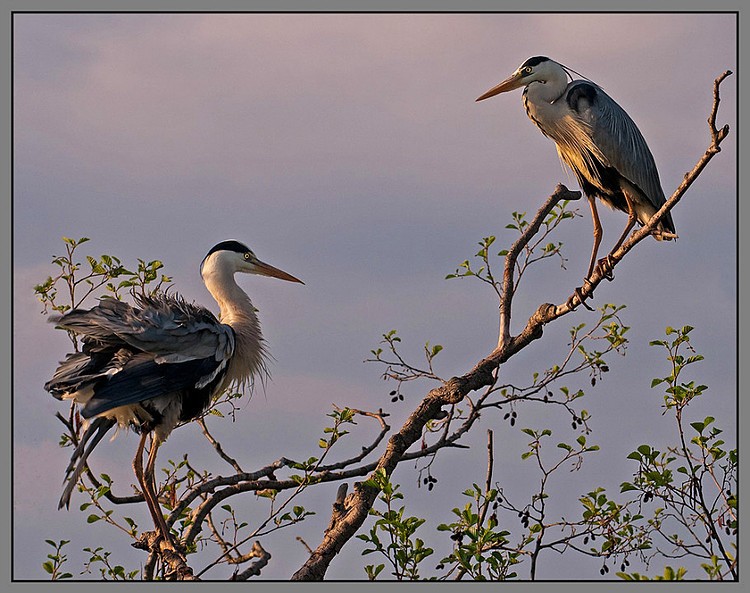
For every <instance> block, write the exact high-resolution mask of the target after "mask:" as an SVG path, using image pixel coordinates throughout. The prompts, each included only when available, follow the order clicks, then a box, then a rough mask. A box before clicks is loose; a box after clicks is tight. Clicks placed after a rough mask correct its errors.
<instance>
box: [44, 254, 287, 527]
mask: <svg viewBox="0 0 750 593" xmlns="http://www.w3.org/2000/svg"><path fill="white" fill-rule="evenodd" d="M200 272H201V276H202V278H203V281H204V283H205V285H206V288H207V289H208V291H209V292H210V293H211V295H212V296H213V297H214V299H215V300H216V302H217V303H218V305H219V311H220V314H219V317H218V319H217V318H216V317H215V316H214V314H213V313H211V311H209V310H208V309H206V308H204V307H202V306H199V305H196V304H193V303H189V302H187V301H186V300H185V299H184V298H182V297H180V296H179V295H173V294H168V293H163V292H160V293H155V294H152V295H139V296H136V297H135V300H136V305H135V306H132V305H130V304H128V303H126V302H123V301H120V300H118V299H115V298H103V299H101V300H100V302H99V304H98V305H97V306H95V307H93V308H92V309H90V310H73V311H70V312H68V313H66V314H65V315H63V316H61V317H56V318H53V319H52V321H54V322H55V323H56V325H57V327H59V328H61V329H65V330H67V331H69V332H73V333H74V334H76V335H78V336H80V337H81V344H82V348H81V351H80V352H73V353H70V354H68V355H67V357H66V359H65V360H64V361H63V362H61V363H60V365H59V367H58V368H57V370H56V371H55V374H54V376H53V377H52V379H51V380H50V381H48V382H47V383H46V384H45V385H44V388H45V389H46V390H47V391H49V392H50V393H51V394H52V395H53V396H54V397H56V398H57V399H60V400H73V401H74V402H75V403H76V404H78V406H79V409H80V413H81V416H82V417H83V418H84V422H85V429H84V433H83V435H82V437H81V439H80V441H79V443H78V444H77V446H76V448H75V450H74V451H73V454H72V457H71V460H70V464H69V465H68V468H67V470H66V473H65V482H66V484H65V488H64V490H63V494H62V497H61V498H60V503H59V506H58V508H62V507H63V506H65V507H69V505H70V497H71V493H72V491H73V488H74V487H75V485H76V483H77V482H78V479H79V478H80V476H81V473H82V472H83V470H84V468H85V466H86V460H87V458H88V456H89V455H90V454H91V452H92V451H93V449H94V448H95V447H96V445H97V444H98V443H99V441H101V440H102V438H103V437H104V435H105V434H106V433H107V432H108V431H109V430H110V429H111V428H113V427H114V426H116V425H117V426H119V427H120V428H133V429H134V430H135V431H136V432H138V433H140V435H141V437H140V441H139V445H138V449H137V453H136V456H135V460H134V462H133V469H134V471H135V474H136V477H137V478H138V482H139V484H140V486H141V488H142V490H143V496H144V499H145V500H146V504H147V506H148V508H149V512H150V513H151V516H152V518H153V520H154V524H155V525H156V526H157V527H158V528H159V530H160V531H161V534H162V536H163V537H164V538H165V539H168V538H169V531H168V528H167V526H166V522H165V521H164V517H163V515H162V514H161V511H160V509H159V503H158V500H157V497H156V494H155V492H154V489H153V471H154V464H155V462H156V450H157V448H158V446H159V444H160V443H162V442H163V441H164V440H165V439H166V438H167V437H168V436H169V434H170V433H171V432H172V430H174V428H175V427H177V426H179V425H181V424H184V423H187V422H189V421H191V420H194V419H196V418H198V417H200V416H201V415H202V414H203V413H204V412H205V411H206V409H207V408H208V407H209V405H210V404H211V402H212V400H213V398H214V397H215V396H216V395H218V394H220V393H221V392H222V391H223V390H224V389H226V388H227V387H230V386H234V387H236V388H242V387H244V386H245V385H246V384H248V383H252V382H253V380H254V379H255V378H257V377H261V378H263V376H264V374H266V373H267V370H266V359H267V353H266V348H265V343H264V341H263V337H262V335H261V331H260V323H259V321H258V316H257V314H256V310H255V308H254V307H253V304H252V303H251V301H250V298H249V297H248V296H247V294H246V293H245V292H244V291H243V290H242V289H241V288H240V287H239V285H238V284H237V282H236V281H235V278H234V275H235V273H236V272H244V273H247V274H260V275H263V276H272V277H274V278H280V279H282V280H287V281H290V282H300V283H302V281H301V280H298V279H297V278H295V277H294V276H292V275H290V274H287V273H286V272H284V271H282V270H280V269H278V268H275V267H273V266H271V265H269V264H267V263H264V262H262V261H260V260H259V259H258V258H257V257H256V255H255V254H254V253H253V251H251V250H250V249H249V248H248V247H247V246H245V245H243V244H242V243H240V242H238V241H223V242H221V243H219V244H217V245H215V246H214V247H213V248H212V249H211V250H210V251H209V252H208V254H207V255H206V257H205V258H204V259H203V262H202V263H201V266H200ZM148 435H152V440H151V448H150V451H149V455H148V462H147V464H146V469H145V471H144V469H143V453H144V450H145V445H146V438H147V436H148Z"/></svg>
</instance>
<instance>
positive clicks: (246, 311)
mask: <svg viewBox="0 0 750 593" xmlns="http://www.w3.org/2000/svg"><path fill="white" fill-rule="evenodd" d="M203 281H204V282H205V283H206V288H207V289H208V292H210V293H211V296H212V297H214V299H215V300H216V302H217V303H218V305H219V320H220V321H221V322H222V323H226V324H227V325H231V326H233V327H234V326H235V325H237V324H241V323H243V322H247V321H251V320H252V321H255V322H256V323H257V315H256V314H255V307H253V304H252V302H250V297H249V296H247V293H246V292H245V291H244V290H242V289H241V288H240V287H239V285H238V284H237V282H236V281H235V279H234V273H232V272H228V271H225V270H221V269H216V270H210V271H207V272H206V273H204V275H203Z"/></svg>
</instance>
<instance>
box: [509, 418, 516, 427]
mask: <svg viewBox="0 0 750 593" xmlns="http://www.w3.org/2000/svg"><path fill="white" fill-rule="evenodd" d="M515 424H516V419H515V418H511V419H510V425H511V426H515Z"/></svg>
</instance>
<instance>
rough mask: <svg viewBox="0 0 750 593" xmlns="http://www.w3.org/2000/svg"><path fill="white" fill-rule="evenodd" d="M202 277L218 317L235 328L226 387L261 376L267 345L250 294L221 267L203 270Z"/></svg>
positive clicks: (243, 383)
mask: <svg viewBox="0 0 750 593" xmlns="http://www.w3.org/2000/svg"><path fill="white" fill-rule="evenodd" d="M203 281H204V282H205V284H206V288H207V289H208V291H209V292H210V293H211V296H213V297H214V299H216V302H217V303H218V304H219V321H221V322H222V323H226V324H227V325H228V326H230V327H231V328H232V329H233V330H234V334H235V350H234V354H233V356H232V360H231V362H230V364H229V368H228V371H227V375H226V378H225V385H224V386H225V387H226V386H228V385H230V384H232V383H234V384H235V385H237V387H238V388H241V387H242V386H243V385H245V384H247V383H250V384H252V382H253V378H254V377H256V376H260V378H261V379H263V377H264V376H265V375H267V374H268V372H267V370H266V362H265V360H266V349H265V346H264V343H263V335H262V334H261V331H260V321H258V315H257V313H256V310H255V307H253V304H252V302H250V297H249V296H247V293H245V291H244V290H242V289H241V288H240V287H239V285H238V284H237V282H235V280H234V274H233V273H230V272H227V271H225V270H221V269H215V270H209V271H207V272H205V273H204V274H203Z"/></svg>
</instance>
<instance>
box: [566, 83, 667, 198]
mask: <svg viewBox="0 0 750 593" xmlns="http://www.w3.org/2000/svg"><path fill="white" fill-rule="evenodd" d="M576 88H580V90H582V91H585V92H582V93H581V99H582V101H585V102H586V103H584V104H583V105H581V107H580V111H579V113H580V117H581V118H582V119H583V120H584V121H585V122H586V123H587V124H588V127H589V130H590V134H591V137H592V140H593V141H594V144H595V145H596V147H597V148H598V150H599V151H600V153H601V155H602V156H603V157H604V159H606V162H605V164H607V165H609V166H611V167H614V168H615V169H617V171H618V172H619V173H620V175H622V176H623V177H625V178H626V179H627V180H628V181H630V182H631V183H632V184H633V185H635V186H637V187H638V188H640V190H641V191H642V192H643V193H645V195H646V197H647V198H648V199H649V200H650V201H651V203H652V204H653V205H654V206H656V208H659V207H661V205H662V204H663V203H664V202H665V201H666V200H665V198H664V192H663V190H662V187H661V183H660V181H659V173H658V171H657V169H656V163H655V162H654V157H653V155H652V154H651V151H650V150H649V148H648V144H646V140H645V139H644V138H643V135H642V134H641V132H640V130H639V129H638V126H636V124H635V122H634V121H633V120H632V119H631V118H630V116H629V115H628V114H627V112H626V111H625V110H624V109H623V108H622V107H620V106H619V105H618V104H617V103H616V102H615V101H614V100H613V99H612V98H611V97H610V96H609V95H607V93H605V92H604V91H603V90H602V89H601V88H599V87H598V86H596V85H593V84H590V83H588V82H579V83H576V85H575V87H572V91H573V92H574V91H575V90H576ZM569 94H570V93H569Z"/></svg>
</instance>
